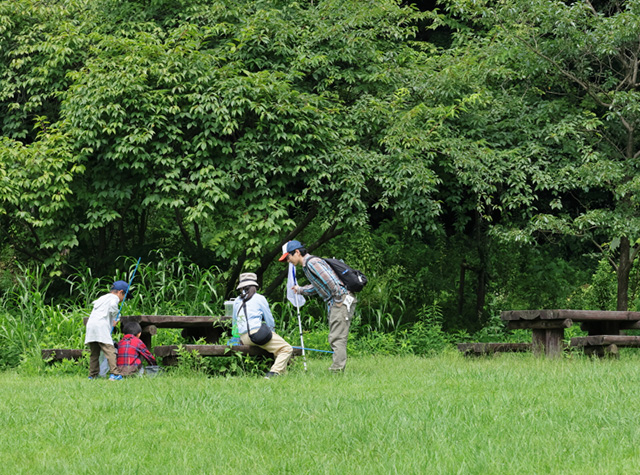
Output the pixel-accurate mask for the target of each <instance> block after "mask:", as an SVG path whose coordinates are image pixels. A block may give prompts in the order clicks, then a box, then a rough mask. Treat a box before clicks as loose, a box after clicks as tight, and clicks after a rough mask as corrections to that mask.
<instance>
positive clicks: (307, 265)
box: [300, 254, 348, 306]
mask: <svg viewBox="0 0 640 475" xmlns="http://www.w3.org/2000/svg"><path fill="white" fill-rule="evenodd" d="M302 270H303V272H304V275H306V276H307V279H309V282H311V284H309V285H305V286H304V287H300V293H301V294H302V295H319V296H320V297H322V299H323V300H324V301H325V302H327V303H328V304H329V306H331V305H333V304H334V303H337V304H339V303H342V301H343V300H344V298H345V297H346V296H347V295H348V291H347V289H346V287H345V286H344V284H343V283H342V281H341V280H340V279H339V278H338V276H337V275H336V273H335V272H333V269H332V268H331V267H329V264H327V263H326V262H325V260H324V259H322V258H320V257H315V256H312V255H309V254H307V255H306V256H304V259H303V261H302Z"/></svg>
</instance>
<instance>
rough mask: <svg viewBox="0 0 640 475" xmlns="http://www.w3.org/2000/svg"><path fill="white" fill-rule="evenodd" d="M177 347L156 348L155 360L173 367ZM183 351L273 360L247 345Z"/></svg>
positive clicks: (295, 353)
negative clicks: (259, 357)
mask: <svg viewBox="0 0 640 475" xmlns="http://www.w3.org/2000/svg"><path fill="white" fill-rule="evenodd" d="M178 348H179V346H178V345H164V346H156V347H154V348H153V352H154V354H155V356H156V357H157V358H162V364H164V365H166V366H171V365H175V364H176V363H177V362H178ZM182 348H183V350H184V351H188V352H192V351H196V352H198V354H199V355H200V356H231V355H232V354H233V353H243V354H246V355H251V356H263V357H265V358H271V359H273V354H272V353H269V352H268V351H266V350H263V349H262V348H260V347H258V346H248V345H234V346H226V345H182ZM301 354H302V350H301V349H299V348H294V349H293V356H300V355H301Z"/></svg>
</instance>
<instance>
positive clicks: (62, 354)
mask: <svg viewBox="0 0 640 475" xmlns="http://www.w3.org/2000/svg"><path fill="white" fill-rule="evenodd" d="M85 353H86V354H89V350H67V349H60V348H55V349H47V350H42V351H41V354H42V359H43V360H45V361H47V360H49V359H51V361H62V360H79V359H80V358H82V355H84V354H85Z"/></svg>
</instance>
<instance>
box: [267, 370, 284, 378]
mask: <svg viewBox="0 0 640 475" xmlns="http://www.w3.org/2000/svg"><path fill="white" fill-rule="evenodd" d="M276 376H280V375H279V374H278V373H274V372H273V371H269V372H268V373H267V374H265V375H264V377H265V378H267V379H271V378H275V377H276Z"/></svg>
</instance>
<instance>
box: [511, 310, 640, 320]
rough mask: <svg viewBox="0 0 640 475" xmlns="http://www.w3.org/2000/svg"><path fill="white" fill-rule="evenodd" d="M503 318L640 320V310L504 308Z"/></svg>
mask: <svg viewBox="0 0 640 475" xmlns="http://www.w3.org/2000/svg"><path fill="white" fill-rule="evenodd" d="M500 318H501V319H502V320H507V321H509V320H535V319H536V318H540V319H542V320H563V319H565V318H570V319H572V320H574V321H579V322H583V321H588V320H609V321H625V320H635V321H640V312H626V311H618V310H569V309H556V310H504V311H502V312H500Z"/></svg>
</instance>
